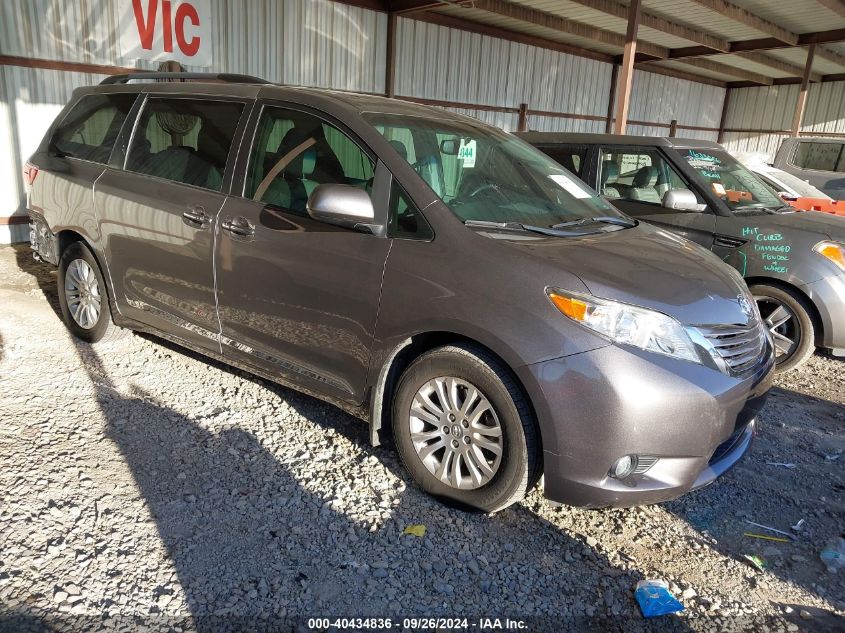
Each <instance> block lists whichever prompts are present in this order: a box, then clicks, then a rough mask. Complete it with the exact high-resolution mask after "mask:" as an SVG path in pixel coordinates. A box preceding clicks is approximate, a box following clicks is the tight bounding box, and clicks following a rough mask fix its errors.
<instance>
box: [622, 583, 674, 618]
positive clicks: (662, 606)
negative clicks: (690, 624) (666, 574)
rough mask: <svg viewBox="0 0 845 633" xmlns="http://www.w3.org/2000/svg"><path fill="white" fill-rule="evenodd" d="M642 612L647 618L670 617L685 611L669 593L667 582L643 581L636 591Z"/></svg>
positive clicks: (635, 594)
mask: <svg viewBox="0 0 845 633" xmlns="http://www.w3.org/2000/svg"><path fill="white" fill-rule="evenodd" d="M634 597H635V598H636V599H637V604H639V605H640V611H642V612H643V616H644V617H646V618H654V617H657V616H658V615H668V614H669V613H677V612H678V611H683V610H684V605H682V604H681V603H680V602H678V601H677V600H676V599H675V597H674V596H673V595H672V594H671V593H669V585H668V584H667V583H666V581H665V580H641V581H639V582H638V583H637V588H636V590H635V591H634Z"/></svg>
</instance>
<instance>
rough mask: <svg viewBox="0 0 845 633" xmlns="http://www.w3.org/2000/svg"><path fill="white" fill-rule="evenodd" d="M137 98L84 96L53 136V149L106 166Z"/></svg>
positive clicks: (127, 96) (114, 95)
mask: <svg viewBox="0 0 845 633" xmlns="http://www.w3.org/2000/svg"><path fill="white" fill-rule="evenodd" d="M136 96H137V95H135V94H134V93H133V94H107V95H88V96H86V97H82V99H80V100H79V101H78V102H77V103H76V105H74V106H73V107H72V108H71V110H70V112H68V113H67V115H66V116H65V118H64V119H62V122H61V123H60V124H59V126H58V127H57V128H56V131H55V132H54V133H53V137H52V139H51V142H50V145H51V147H50V149H51V150H52V151H55V152H58V153H59V154H60V155H62V156H67V157H70V158H79V159H82V160H88V161H91V162H94V163H102V164H106V163H108V161H109V156H110V155H111V151H112V147H114V143H115V140H116V139H117V136H118V134H119V133H120V128H121V127H122V126H123V123H124V121H126V117H127V116H128V115H129V110H130V109H131V108H132V104H134V103H135V98H136Z"/></svg>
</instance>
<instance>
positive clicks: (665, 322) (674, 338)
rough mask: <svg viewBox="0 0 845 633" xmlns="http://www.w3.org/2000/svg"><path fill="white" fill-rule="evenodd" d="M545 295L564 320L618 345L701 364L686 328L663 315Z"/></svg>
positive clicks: (564, 294)
mask: <svg viewBox="0 0 845 633" xmlns="http://www.w3.org/2000/svg"><path fill="white" fill-rule="evenodd" d="M546 294H547V295H548V296H549V299H550V300H551V302H552V304H554V306H555V307H556V308H557V309H558V310H560V311H561V312H562V313H563V314H564V315H565V316H567V317H569V318H570V319H572V320H573V321H576V322H578V323H580V324H581V325H583V326H584V327H587V328H589V329H591V330H592V331H594V332H596V333H598V334H601V335H602V336H605V337H607V338H609V339H610V340H612V341H614V342H616V343H621V344H623V345H633V346H634V347H639V348H640V349H644V350H646V351H649V352H654V353H656V354H663V355H665V356H671V357H672V358H680V359H682V360H689V361H692V362H694V363H701V357H700V356H699V355H698V352H697V351H696V349H695V345H694V344H693V342H692V339H690V336H689V334H687V331H686V329H685V328H684V326H683V325H681V324H680V323H679V322H678V321H677V320H675V319H673V318H672V317H670V316H667V315H665V314H663V313H662V312H656V311H655V310H647V309H645V308H638V307H636V306H632V305H628V304H626V303H619V302H618V301H610V300H608V299H599V298H598V297H593V296H591V295H584V294H581V293H576V292H569V291H564V290H558V289H557V288H547V289H546Z"/></svg>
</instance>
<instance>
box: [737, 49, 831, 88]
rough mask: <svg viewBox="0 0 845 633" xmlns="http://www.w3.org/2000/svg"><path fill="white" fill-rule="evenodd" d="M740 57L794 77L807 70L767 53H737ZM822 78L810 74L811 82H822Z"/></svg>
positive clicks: (818, 75) (812, 73)
mask: <svg viewBox="0 0 845 633" xmlns="http://www.w3.org/2000/svg"><path fill="white" fill-rule="evenodd" d="M736 55H737V56H738V57H742V58H743V59H747V60H748V61H750V62H754V63H755V64H760V65H761V66H768V67H769V68H773V69H775V70H777V71H780V72H782V73H786V74H787V75H790V76H793V77H801V76H803V74H804V71H805V70H806V69H804V68H799V67H798V66H793V65H792V64H790V63H788V62H785V61H783V60H781V59H778V58H777V57H772V56H771V55H766V54H765V53H754V52H748V53H736ZM821 80H822V76H821V73H814V72H811V73H810V81H821Z"/></svg>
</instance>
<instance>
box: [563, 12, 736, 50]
mask: <svg viewBox="0 0 845 633" xmlns="http://www.w3.org/2000/svg"><path fill="white" fill-rule="evenodd" d="M569 1H570V2H573V3H575V4H580V5H582V6H584V7H587V8H589V9H593V10H595V11H599V12H601V13H607V14H608V15H615V16H616V17H617V18H621V19H623V20H627V19H628V7H626V6H625V5H624V4H620V3H619V2H616V0H569ZM640 26H645V27H648V28H650V29H655V30H658V31H660V32H662V33H666V34H667V35H674V36H675V37H680V38H683V39H685V40H689V41H690V42H695V43H696V44H701V45H702V46H704V47H706V48H708V49H713V50H716V51H722V52H725V51H727V50H728V49H729V48H730V42H728V41H727V40H725V39H722V38H720V37H716V36H714V35H710V34H709V33H705V32H703V31H699V30H696V29H693V28H690V27H688V26H686V25H684V24H678V23H677V22H672V21H670V20H667V19H665V18H661V17H658V16H656V15H653V14H651V13H648V12H646V11H641V12H640Z"/></svg>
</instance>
